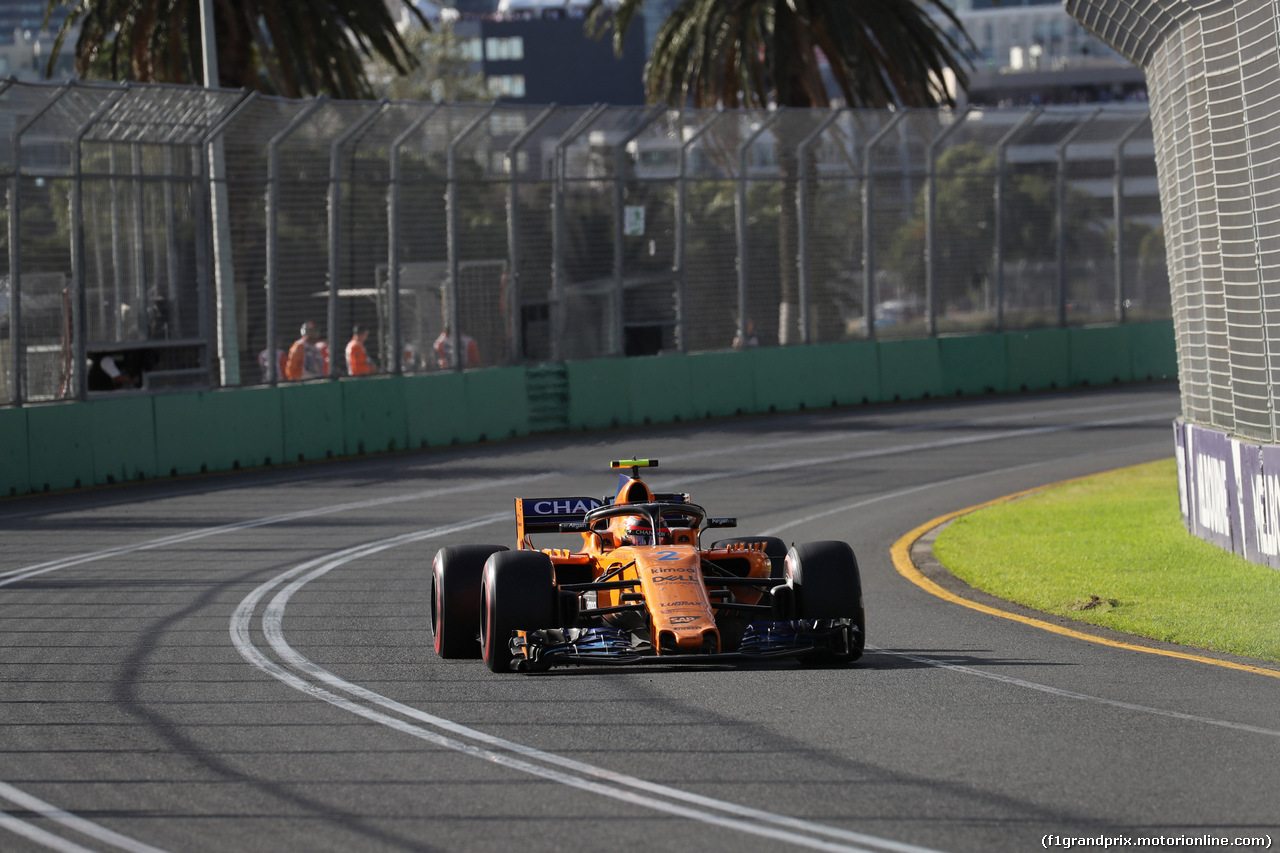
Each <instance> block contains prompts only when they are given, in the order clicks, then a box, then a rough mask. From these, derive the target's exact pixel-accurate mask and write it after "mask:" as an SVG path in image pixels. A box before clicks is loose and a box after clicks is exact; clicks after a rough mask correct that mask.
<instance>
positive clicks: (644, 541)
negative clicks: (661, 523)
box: [622, 515, 671, 545]
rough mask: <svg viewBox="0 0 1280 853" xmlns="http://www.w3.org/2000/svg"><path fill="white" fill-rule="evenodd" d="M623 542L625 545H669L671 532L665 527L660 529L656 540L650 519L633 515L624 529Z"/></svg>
mask: <svg viewBox="0 0 1280 853" xmlns="http://www.w3.org/2000/svg"><path fill="white" fill-rule="evenodd" d="M622 542H623V544H624V545H669V544H671V531H670V530H668V529H667V528H665V527H659V528H658V536H657V538H656V539H655V538H654V535H653V527H652V526H651V525H650V524H649V519H647V518H642V517H640V516H634V515H633V516H631V517H629V518H628V519H627V523H626V526H625V527H624V528H623V534H622Z"/></svg>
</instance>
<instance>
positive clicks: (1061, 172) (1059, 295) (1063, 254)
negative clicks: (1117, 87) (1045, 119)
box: [1055, 109, 1102, 328]
mask: <svg viewBox="0 0 1280 853" xmlns="http://www.w3.org/2000/svg"><path fill="white" fill-rule="evenodd" d="M1100 112H1102V110H1101V109H1097V110H1094V111H1093V113H1092V114H1090V116H1089V117H1088V118H1087V119H1085V120H1084V121H1082V122H1080V123H1079V124H1077V125H1076V126H1075V127H1073V128H1071V130H1070V132H1068V133H1067V135H1066V136H1064V137H1063V138H1062V141H1061V142H1059V143H1058V176H1057V196H1056V197H1057V204H1056V207H1057V218H1058V240H1057V242H1058V247H1057V248H1058V262H1057V266H1058V271H1057V272H1058V274H1057V285H1056V287H1055V298H1056V299H1057V302H1058V327H1059V328H1063V327H1065V326H1066V325H1067V146H1069V145H1070V144H1071V142H1072V140H1074V139H1075V138H1076V137H1077V136H1079V135H1080V134H1081V133H1082V132H1083V131H1084V129H1085V128H1086V127H1088V126H1089V123H1090V122H1092V121H1093V120H1094V119H1095V118H1097V117H1098V113H1100Z"/></svg>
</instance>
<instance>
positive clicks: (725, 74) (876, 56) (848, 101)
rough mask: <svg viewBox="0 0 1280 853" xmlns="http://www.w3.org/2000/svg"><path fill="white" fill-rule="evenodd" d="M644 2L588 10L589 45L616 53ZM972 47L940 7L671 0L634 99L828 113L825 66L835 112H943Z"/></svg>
mask: <svg viewBox="0 0 1280 853" xmlns="http://www.w3.org/2000/svg"><path fill="white" fill-rule="evenodd" d="M644 2H645V0H619V2H618V5H617V7H616V9H610V8H608V7H606V6H605V5H604V0H593V3H592V9H591V14H590V15H589V17H588V21H587V25H588V28H589V30H590V31H591V32H593V33H595V34H596V35H597V36H599V35H601V34H603V33H604V32H605V30H606V28H608V27H609V26H611V27H612V30H613V44H614V50H615V51H616V52H618V53H621V51H622V44H623V39H624V38H625V36H626V33H627V30H628V28H629V27H630V26H631V25H632V24H633V23H634V22H635V20H636V16H637V15H638V14H639V13H640V11H641V9H642V7H643V5H644ZM931 12H932V14H931ZM949 28H950V29H952V30H953V31H954V32H955V33H956V35H955V36H953V35H951V34H950V33H949V32H948V29H949ZM971 48H972V42H971V41H970V39H969V38H968V36H967V35H966V34H965V33H964V28H963V26H962V25H961V24H960V21H959V20H958V19H957V18H956V16H955V14H954V13H953V12H952V11H951V10H950V9H949V8H948V7H947V6H946V5H945V4H944V3H943V2H942V0H918V2H917V0H680V2H679V4H678V5H677V6H676V7H675V8H674V9H673V10H672V11H671V13H670V14H669V15H668V17H667V19H666V21H665V22H664V23H663V24H662V26H661V27H660V28H659V30H658V33H657V36H656V37H655V39H654V45H653V49H652V51H651V53H650V55H649V59H648V62H647V63H646V64H645V92H646V97H647V99H648V100H649V102H650V103H655V104H656V103H666V104H670V105H672V106H677V107H678V106H683V105H692V106H694V107H699V108H710V107H717V106H723V107H727V108H735V107H747V108H757V109H763V108H768V107H771V106H779V107H794V108H801V109H805V108H814V107H819V108H825V107H829V106H831V104H832V95H831V93H830V92H828V91H827V87H826V84H825V83H824V81H823V75H822V69H823V66H824V65H827V66H828V67H829V68H830V72H831V77H832V78H833V80H834V82H835V85H836V87H837V88H838V89H839V95H840V97H841V98H842V99H843V101H844V103H845V105H846V106H850V107H866V108H876V109H885V108H889V107H937V106H942V105H947V106H954V105H955V97H954V94H953V90H952V89H951V88H950V87H949V86H948V85H947V84H946V83H945V82H944V81H945V80H946V78H947V74H948V73H950V74H951V75H953V76H954V81H955V86H956V88H957V89H963V88H964V87H966V86H967V85H968V74H967V71H966V66H967V64H968V63H967V60H966V59H965V53H966V50H968V49H971ZM797 127H799V125H793V124H792V123H789V122H779V123H778V125H777V128H778V130H777V132H776V138H777V146H778V165H779V171H780V173H781V176H782V195H781V203H782V211H781V215H780V217H779V229H780V230H779V251H780V253H781V260H782V263H781V264H780V270H781V273H780V276H779V278H780V286H781V298H782V302H781V314H782V317H783V320H782V322H780V324H779V332H778V337H779V342H780V343H784V344H785V343H788V342H790V337H791V335H792V334H793V333H794V332H795V330H794V329H793V328H791V323H790V321H789V317H790V316H791V315H792V312H793V311H794V310H795V305H796V303H797V302H798V298H797V292H796V291H797V283H796V274H795V268H794V264H793V263H791V262H789V261H790V259H793V258H794V257H795V249H796V246H797V241H798V233H797V224H796V215H795V210H796V208H795V199H796V192H797V186H796V181H797V177H796V176H797V174H798V172H799V168H798V163H797V161H796V153H795V152H796V147H797V143H798V142H799V139H797V138H793V137H795V136H796V133H797V132H798V133H800V134H803V133H805V132H807V131H805V130H798V131H797V130H796V129H795V128H797ZM868 310H870V309H868ZM740 321H741V318H740Z"/></svg>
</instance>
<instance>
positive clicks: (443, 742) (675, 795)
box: [231, 513, 930, 853]
mask: <svg viewBox="0 0 1280 853" xmlns="http://www.w3.org/2000/svg"><path fill="white" fill-rule="evenodd" d="M507 519H508V516H507V514H506V513H503V514H501V515H497V516H485V517H482V518H475V519H471V520H469V521H466V522H462V523H459V524H455V525H451V526H448V527H441V528H436V529H433V530H422V531H417V532H414V533H410V534H405V535H402V536H397V537H394V538H392V539H387V540H383V541H381V542H374V543H368V544H366V545H362V546H356V547H353V548H348V549H345V550H343V551H338V552H335V553H333V554H330V555H329V556H328V557H326V558H319V559H315V560H311V561H308V562H306V563H303V564H301V565H299V566H295V567H294V568H293V569H290V570H289V571H287V572H285V573H283V574H281V575H279V576H277V577H275V578H273V579H272V580H270V581H268V582H267V583H265V584H263V585H262V586H260V587H258V588H257V589H256V590H254V591H253V592H252V593H250V594H249V596H247V597H246V598H245V599H244V600H243V601H242V602H241V603H240V605H239V607H237V608H236V612H235V614H234V615H233V617H232V621H231V639H232V643H233V644H234V645H235V646H236V648H237V650H238V651H239V652H240V654H241V655H243V656H244V657H245V659H246V660H248V661H249V662H250V663H252V664H253V665H254V666H256V667H258V668H259V669H261V670H263V671H264V672H267V673H268V674H270V675H272V676H273V677H275V678H278V679H280V680H281V681H283V682H284V683H286V684H288V685H289V686H291V687H293V688H295V689H297V690H300V691H302V692H304V693H306V694H307V695H309V696H313V697H315V698H318V699H323V700H324V701H326V702H329V703H331V704H333V705H336V706H338V707H341V708H344V709H345V710H348V711H351V712H352V713H356V714H359V715H360V716H362V717H365V718H366V719H369V720H373V721H375V722H378V723H381V724H382V725H385V726H388V727H390V728H393V729H395V730H397V731H400V732H404V733H406V734H410V735H413V736H414V737H417V738H420V739H422V740H425V741H428V742H429V743H432V744H434V745H436V746H440V747H444V748H447V749H452V750H455V751H458V752H462V753H465V754H467V755H471V756H472V757H475V758H480V759H483V760H486V761H490V762H493V763H496V764H500V765H502V766H505V767H508V768H510V769H513V770H519V771H521V772H524V773H529V774H531V775H534V776H538V777H540V778H543V779H547V780H549V781H553V782H558V783H560V784H562V785H568V786H571V787H574V788H577V789H579V790H583V791H587V792H589V793H592V794H596V795H599V796H604V797H609V798H611V799H616V800H621V801H623V802H627V803H630V804H631V805H634V806H639V807H643V808H646V809H651V810H656V811H660V812H665V813H667V814H672V815H675V816H678V817H683V818H687V819H689V820H695V821H699V822H701V823H708V824H712V825H715V826H720V827H724V828H726V829H732V830H736V831H739V832H745V833H748V834H751V835H756V836H760V837H764V838H769V839H773V840H776V841H782V842H786V843H788V844H793V845H796V846H800V847H807V848H810V849H813V850H829V851H843V853H849V852H850V851H868V853H869V851H871V850H880V851H884V850H888V851H896V853H930V851H929V850H928V848H924V847H918V846H916V845H912V844H905V843H902V842H897V841H892V840H889V839H884V838H877V837H875V836H871V835H866V834H864V833H859V832H851V831H848V830H842V829H837V828H835V827H828V826H823V825H821V824H816V823H811V822H809V821H805V820H801V819H799V818H793V817H788V816H786V815H779V814H773V813H770V812H764V811H758V810H756V809H751V808H747V807H745V806H742V805H739V804H736V803H731V802H727V801H724V800H717V799H714V798H712V797H705V796H702V795H700V794H694V793H691V792H687V791H682V790H680V789H678V788H672V787H669V786H666V785H658V784H656V783H653V782H648V781H646V780H644V779H640V778H637V777H634V776H628V775H626V774H622V773H617V772H615V771H611V770H607V769H605V768H602V767H596V766H594V765H591V764H587V763H585V762H582V761H576V760H574V759H571V758H566V757H564V756H560V755H556V754H554V753H550V752H545V751H543V750H539V749H535V748H533V747H529V746H525V745H523V744H519V743H516V742H514V741H509V740H505V739H503V738H499V737H495V736H493V735H489V734H486V733H484V732H481V731H478V730H476V729H472V728H469V727H467V726H464V725H461V724H460V723H456V722H454V721H452V720H447V719H445V718H443V717H437V716H435V715H433V714H428V713H426V712H425V711H421V710H419V709H417V708H412V707H410V706H407V705H404V704H402V703H400V702H396V701H395V700H393V699H389V698H387V697H385V696H382V695H381V694H378V693H375V692H373V691H371V690H368V689H367V688H364V687H361V686H359V685H357V684H353V683H351V682H349V681H346V680H344V679H342V678H339V677H338V676H336V675H334V674H333V673H331V672H329V671H328V670H326V669H324V668H323V667H321V666H319V665H317V664H315V663H314V662H312V661H310V660H308V659H306V658H304V657H303V656H302V655H300V654H298V653H297V652H296V651H295V650H294V649H293V648H292V647H291V646H289V644H288V643H287V642H286V641H285V639H284V632H283V627H282V624H283V620H284V611H285V607H286V605H287V604H288V602H289V599H290V598H291V597H292V595H293V594H294V593H295V592H296V591H297V590H299V589H301V588H302V587H303V586H305V585H306V584H307V583H309V582H311V581H312V580H315V579H316V578H318V577H321V576H323V575H325V574H327V573H328V572H330V571H332V570H333V569H336V568H338V567H339V566H343V565H345V564H347V563H349V562H351V561H352V560H356V559H360V558H363V557H368V556H371V555H373V554H377V553H379V552H381V551H386V550H389V549H391V548H396V547H399V546H401V545H406V544H409V543H411V542H420V541H422V540H424V539H431V538H436V537H440V536H446V535H451V534H454V533H458V532H460V531H462V530H466V529H470V528H475V527H481V526H485V525H489V524H494V523H496V522H504V521H507ZM286 581H290V583H288V584H287V586H285V588H284V589H283V590H281V591H280V592H279V593H277V594H276V595H275V597H274V598H273V599H272V600H271V601H270V602H269V603H268V605H267V607H266V609H265V611H264V613H263V617H262V630H263V634H264V635H265V636H266V638H267V640H268V642H269V643H270V645H271V647H272V649H274V650H275V652H276V653H277V654H278V655H279V656H280V658H281V659H282V660H283V661H284V663H285V664H286V665H288V666H289V667H292V668H293V670H295V671H297V672H301V673H302V674H303V675H305V676H309V677H310V678H313V679H316V680H318V681H320V682H323V683H324V684H326V685H328V686H329V687H333V688H335V689H337V690H340V691H342V692H343V693H346V694H349V695H351V696H354V697H356V698H358V699H360V700H363V701H365V702H368V703H371V704H373V705H376V706H379V707H381V708H384V709H386V710H388V711H391V712H393V713H396V714H400V715H402V716H404V717H408V718H409V719H412V720H415V721H417V722H420V723H424V724H426V725H428V726H431V727H433V728H435V729H439V730H442V731H445V732H448V733H450V734H453V735H457V736H459V737H463V738H466V739H468V740H471V741H476V742H478V743H480V744H483V746H476V745H473V744H469V743H464V742H462V741H459V740H455V739H454V738H452V737H447V736H445V735H442V734H438V733H436V732H432V731H429V730H427V729H424V728H422V727H421V726H417V725H414V724H412V723H409V722H406V721H405V720H403V719H400V718H399V717H392V716H389V715H388V714H384V713H381V712H379V711H376V710H373V709H371V708H368V707H367V706H365V705H361V704H358V703H356V702H353V701H351V700H350V699H347V698H345V697H343V696H338V695H336V694H334V693H332V692H330V691H329V690H326V689H325V688H323V687H320V686H318V685H316V684H314V683H312V682H310V681H307V680H306V679H305V678H303V677H301V676H299V675H298V674H297V672H294V671H290V670H288V669H286V668H284V667H281V666H280V665H278V664H276V663H274V662H272V661H271V660H270V659H268V658H267V657H266V656H265V655H263V654H262V652H261V651H259V650H258V649H257V648H256V647H255V646H254V645H253V642H252V638H251V632H250V624H251V622H252V618H253V614H254V612H255V610H256V609H257V606H258V604H259V602H261V600H262V599H263V598H264V597H265V596H266V595H267V594H268V593H269V592H270V591H271V590H273V589H275V588H276V587H277V586H280V585H281V584H283V583H285V582H286ZM517 756H518V757H517ZM534 762H542V763H541V764H537V763H534ZM546 765H551V766H550V767H548V766H546ZM655 797H658V798H662V799H654V798H655ZM744 820H745V821H751V822H750V823H744V822H743V821H744ZM803 833H807V834H803ZM814 836H825V837H826V838H833V839H838V840H839V841H840V842H843V843H836V842H833V841H827V840H824V838H816V837H814ZM850 844H853V845H866V846H864V847H858V846H849V845H850Z"/></svg>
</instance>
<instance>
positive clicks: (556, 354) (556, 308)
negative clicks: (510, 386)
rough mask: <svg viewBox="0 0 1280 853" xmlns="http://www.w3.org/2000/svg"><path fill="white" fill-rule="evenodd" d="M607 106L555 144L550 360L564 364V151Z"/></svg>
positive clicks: (599, 107)
mask: <svg viewBox="0 0 1280 853" xmlns="http://www.w3.org/2000/svg"><path fill="white" fill-rule="evenodd" d="M608 108H609V107H608V105H607V104H596V105H595V106H594V107H591V108H590V109H588V110H587V111H586V112H585V113H584V114H583V115H582V117H581V118H579V119H578V120H577V121H576V122H574V123H573V126H572V127H570V128H569V129H568V130H567V131H565V134H564V136H562V137H560V139H559V141H557V142H556V148H555V159H554V161H553V164H552V169H553V173H552V178H551V179H552V185H551V360H552V361H563V360H564V356H563V353H564V348H563V346H561V343H560V342H561V339H562V338H563V337H564V307H565V306H564V285H565V269H564V249H565V246H564V242H565V235H564V230H565V221H564V205H565V199H564V191H565V186H564V183H565V172H566V171H567V170H568V164H567V163H566V162H565V151H566V150H567V149H568V147H569V145H571V144H572V143H573V141H574V140H575V139H577V138H578V137H579V136H581V135H582V134H583V133H584V132H585V131H586V129H587V128H588V127H590V126H591V125H592V124H594V123H595V120H596V119H597V118H599V116H600V114H601V113H603V112H604V111H605V110H607V109H608Z"/></svg>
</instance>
